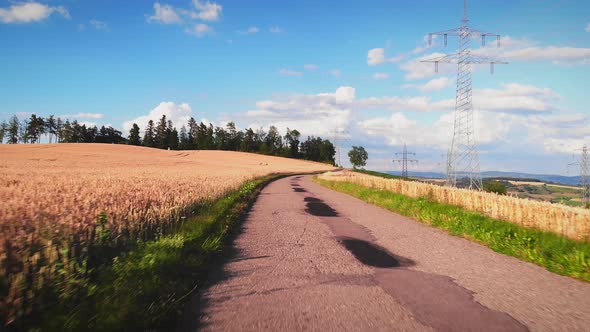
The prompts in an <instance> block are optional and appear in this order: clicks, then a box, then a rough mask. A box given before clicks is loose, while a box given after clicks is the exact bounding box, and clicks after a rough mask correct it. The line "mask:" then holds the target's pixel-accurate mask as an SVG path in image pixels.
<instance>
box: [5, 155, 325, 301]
mask: <svg viewBox="0 0 590 332" xmlns="http://www.w3.org/2000/svg"><path fill="white" fill-rule="evenodd" d="M331 169H333V168H332V167H331V166H329V165H325V164H320V163H315V162H307V161H301V160H295V159H286V158H279V157H271V156H263V155H256V154H249V153H241V152H228V151H166V150H157V149H150V148H144V147H134V146H126V145H105V144H42V145H41V144H38V145H0V175H1V176H0V288H5V287H6V288H8V294H7V296H6V297H4V299H2V300H1V301H0V311H2V310H3V309H4V310H6V309H7V308H6V306H9V307H10V306H12V307H19V305H20V304H22V303H20V302H22V301H23V300H26V298H27V297H31V298H32V295H31V294H28V293H27V294H22V292H21V290H24V289H36V288H40V287H41V286H42V284H43V283H44V282H46V281H47V280H48V279H51V278H52V275H53V274H54V272H55V267H56V264H54V263H56V262H59V264H60V266H67V265H68V264H70V263H71V262H74V261H75V260H76V259H78V260H79V262H84V261H85V260H86V259H87V257H88V256H89V252H90V251H91V249H92V248H93V247H94V246H96V245H100V244H97V242H98V241H99V239H98V235H97V227H99V229H98V230H99V231H101V232H102V233H103V234H107V233H105V232H104V229H103V228H106V229H107V230H108V237H109V239H107V240H108V245H109V246H115V247H125V245H126V243H128V242H133V241H135V240H144V239H149V238H150V236H154V234H159V233H161V231H162V229H166V226H167V225H173V224H174V223H177V222H178V221H179V220H182V219H183V218H185V217H186V216H188V215H190V214H191V213H192V211H193V209H194V208H195V206H197V205H198V204H200V203H202V202H205V201H209V200H212V199H215V198H218V197H221V196H222V195H224V194H226V193H228V191H231V190H235V189H237V188H238V187H239V186H240V185H241V184H243V183H244V182H245V181H247V180H250V179H253V178H256V177H259V176H263V175H268V174H271V173H290V172H298V173H301V172H315V171H325V170H331ZM101 214H103V216H104V218H106V220H107V221H108V222H107V223H105V224H104V225H98V223H97V220H98V217H99V215H101ZM100 241H106V240H104V239H100ZM105 243H106V242H105ZM74 263H75V262H74ZM80 264H82V263H76V264H70V265H72V266H74V267H75V268H76V266H79V265H80ZM24 283H27V285H24ZM3 291H5V290H3ZM2 307H4V308H2Z"/></svg>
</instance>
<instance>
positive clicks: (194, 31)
mask: <svg viewBox="0 0 590 332" xmlns="http://www.w3.org/2000/svg"><path fill="white" fill-rule="evenodd" d="M185 31H186V32H187V33H188V34H191V35H195V36H197V37H203V36H205V35H208V34H212V33H213V28H212V27H210V26H208V25H207V24H204V23H198V24H195V25H194V26H193V27H192V28H189V29H186V30H185Z"/></svg>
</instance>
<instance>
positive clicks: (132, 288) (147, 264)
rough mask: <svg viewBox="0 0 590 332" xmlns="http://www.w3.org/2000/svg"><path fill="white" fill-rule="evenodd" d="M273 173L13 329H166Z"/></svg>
mask: <svg viewBox="0 0 590 332" xmlns="http://www.w3.org/2000/svg"><path fill="white" fill-rule="evenodd" d="M277 177H278V176H276V175H275V176H267V177H264V178H261V179H257V180H254V181H250V182H247V183H246V184H244V185H243V186H242V187H240V189H239V190H237V191H235V192H232V193H230V194H228V195H227V196H225V197H223V198H221V199H219V200H217V201H214V202H212V203H210V204H208V205H206V206H203V207H202V208H201V210H200V211H199V212H198V213H197V215H195V216H194V217H191V218H189V219H187V220H186V221H185V222H184V223H183V225H182V226H181V227H180V228H179V230H178V231H177V232H174V233H173V234H170V235H166V236H163V237H160V238H159V239H157V240H154V241H148V242H144V243H139V244H138V245H137V247H136V248H135V249H134V250H132V251H130V252H128V253H126V254H122V255H120V256H119V257H117V258H116V259H115V261H114V263H113V264H111V265H109V266H107V267H104V268H103V269H102V270H101V271H100V273H99V277H98V278H96V279H97V280H96V281H95V282H88V281H87V282H86V283H85V284H83V285H78V287H77V289H78V291H77V292H75V293H73V292H67V291H65V289H64V292H63V294H61V295H60V297H59V298H58V299H56V305H54V306H53V307H52V308H49V309H46V310H43V311H42V312H43V315H42V316H41V317H39V318H37V319H36V320H35V322H34V323H33V322H28V323H25V326H24V328H23V327H22V326H21V327H19V328H18V329H23V330H35V331H64V330H65V331H158V330H165V331H168V330H171V329H173V328H174V326H175V322H176V321H177V320H178V318H179V315H180V313H181V312H182V309H183V307H184V305H185V304H186V302H187V300H188V299H189V298H190V295H191V294H192V293H193V292H194V291H195V290H196V289H197V288H198V287H199V282H200V281H202V280H203V279H204V275H206V271H207V267H208V265H209V263H210V262H211V260H212V257H214V256H215V254H216V253H218V252H219V251H220V249H221V247H222V244H223V241H224V238H225V237H226V235H227V234H228V232H229V231H230V229H231V228H232V226H233V225H234V223H235V222H236V220H238V219H239V217H240V216H242V215H243V214H244V213H245V212H246V211H247V210H248V208H249V207H250V205H251V204H252V203H253V202H254V200H255V199H256V197H257V195H258V193H259V192H260V190H261V189H262V187H264V185H265V184H266V183H268V182H270V181H272V180H273V179H276V178H277Z"/></svg>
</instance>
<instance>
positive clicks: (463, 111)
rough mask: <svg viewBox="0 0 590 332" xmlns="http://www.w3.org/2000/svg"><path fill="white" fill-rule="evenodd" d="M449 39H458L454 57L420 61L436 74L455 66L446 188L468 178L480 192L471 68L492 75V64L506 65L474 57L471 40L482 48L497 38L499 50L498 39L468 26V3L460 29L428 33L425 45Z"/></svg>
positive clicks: (464, 4)
mask: <svg viewBox="0 0 590 332" xmlns="http://www.w3.org/2000/svg"><path fill="white" fill-rule="evenodd" d="M449 35H451V36H458V37H459V50H458V52H457V53H454V54H449V55H445V56H441V57H437V58H433V59H428V60H423V61H421V62H431V63H434V69H435V71H436V72H437V73H438V64H439V63H453V64H457V94H456V97H455V122H454V130H453V140H452V142H451V147H450V149H449V152H448V153H449V155H448V166H447V184H448V185H450V186H453V187H455V186H456V185H457V179H460V178H463V177H467V178H469V189H476V190H481V189H482V183H481V174H480V172H479V155H478V152H477V145H476V142H475V137H474V126H473V102H472V98H471V97H472V81H471V68H472V65H473V64H483V63H486V64H490V70H491V72H492V74H493V73H494V65H495V64H506V63H507V62H503V61H500V60H497V59H493V58H491V57H487V56H482V55H476V54H473V53H472V52H471V39H473V38H475V37H478V38H479V37H481V43H482V45H484V46H485V42H486V37H496V42H497V46H498V47H500V35H498V34H495V33H490V32H484V31H480V30H477V29H474V28H472V27H471V26H470V25H469V18H468V16H467V0H464V2H463V19H462V20H461V26H460V27H459V28H456V29H451V30H447V31H441V32H433V33H429V34H428V43H429V44H430V45H432V36H443V38H444V45H445V46H446V45H447V37H448V36H449Z"/></svg>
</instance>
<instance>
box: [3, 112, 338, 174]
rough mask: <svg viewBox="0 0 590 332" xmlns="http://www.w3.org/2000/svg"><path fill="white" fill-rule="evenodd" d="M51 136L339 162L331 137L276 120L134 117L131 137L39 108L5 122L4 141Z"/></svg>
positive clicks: (71, 140)
mask: <svg viewBox="0 0 590 332" xmlns="http://www.w3.org/2000/svg"><path fill="white" fill-rule="evenodd" d="M42 137H46V138H47V140H48V141H49V143H52V142H56V143H113V144H130V145H138V146H146V147H153V148H159V149H170V150H228V151H243V152H255V153H261V154H266V155H273V156H282V157H288V158H301V159H306V160H313V161H320V162H328V163H332V164H334V155H335V154H336V149H335V147H334V145H333V144H332V143H331V142H330V141H329V140H324V139H322V138H320V137H313V136H311V137H307V139H306V140H305V141H303V142H301V141H300V140H301V134H300V133H299V131H297V130H295V129H294V130H290V129H289V128H287V132H286V133H285V135H284V136H282V135H281V134H280V133H279V131H278V130H277V128H276V127H275V126H270V128H269V129H268V131H264V130H263V129H262V128H260V129H257V130H253V129H252V128H248V129H246V130H243V131H242V130H238V129H237V128H236V125H235V123H234V122H229V123H227V125H226V126H225V128H223V127H214V126H213V125H212V124H211V123H209V124H208V125H206V124H204V123H203V122H200V123H197V121H196V120H195V119H194V118H190V119H189V121H188V123H187V124H186V125H183V126H182V127H181V128H180V131H179V130H177V129H176V127H174V125H173V123H172V121H170V119H167V118H166V115H162V117H161V118H160V119H158V121H157V122H154V121H153V120H150V121H149V122H148V124H147V127H146V128H145V130H144V131H143V135H142V133H141V129H140V127H139V126H138V125H137V124H136V123H134V124H133V126H132V128H131V130H130V131H129V136H128V137H123V136H122V133H121V132H120V131H119V130H116V129H114V128H113V127H111V126H107V127H105V126H102V127H100V128H97V127H96V126H86V125H85V124H80V123H79V122H77V121H76V120H74V121H72V122H70V121H69V120H67V119H66V120H65V121H63V120H62V119H61V118H59V117H55V116H53V115H50V116H49V117H47V118H43V117H39V116H37V115H35V114H33V115H31V117H30V118H28V119H26V120H23V121H20V120H19V119H18V117H17V116H16V115H14V116H13V117H12V118H11V119H10V120H9V121H8V122H6V121H3V122H2V123H0V143H3V142H4V141H6V142H7V143H9V144H17V143H25V144H26V143H31V144H32V143H40V142H41V138H42Z"/></svg>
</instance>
